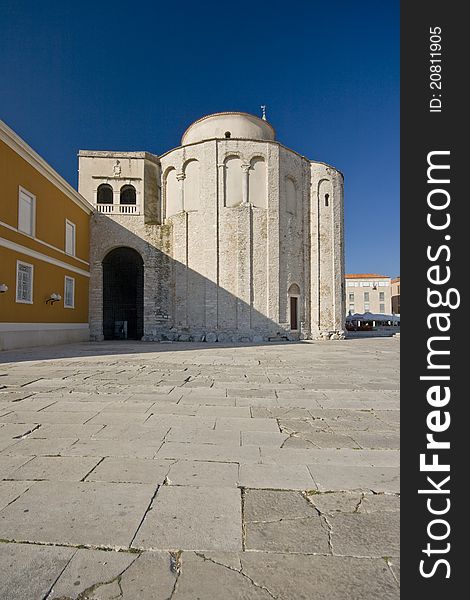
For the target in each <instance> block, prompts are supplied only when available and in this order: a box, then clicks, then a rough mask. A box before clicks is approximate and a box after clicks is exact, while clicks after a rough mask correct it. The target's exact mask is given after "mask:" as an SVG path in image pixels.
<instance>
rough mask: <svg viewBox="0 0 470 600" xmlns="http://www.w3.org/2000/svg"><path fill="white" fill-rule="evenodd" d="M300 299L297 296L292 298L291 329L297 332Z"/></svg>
mask: <svg viewBox="0 0 470 600" xmlns="http://www.w3.org/2000/svg"><path fill="white" fill-rule="evenodd" d="M298 300H299V299H298V298H297V297H296V296H291V297H290V328H291V329H292V330H294V331H297V329H298V328H299V325H298V322H299V321H298V312H297V311H298Z"/></svg>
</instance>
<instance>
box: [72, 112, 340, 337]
mask: <svg viewBox="0 0 470 600" xmlns="http://www.w3.org/2000/svg"><path fill="white" fill-rule="evenodd" d="M79 191H80V193H81V194H83V196H84V197H85V198H87V200H88V201H89V202H90V203H92V204H93V205H94V206H95V207H96V208H97V212H96V214H94V216H93V218H92V224H91V240H92V243H91V258H90V260H91V301H90V310H91V314H90V327H91V335H92V339H96V340H101V339H103V338H104V339H116V338H134V339H140V338H143V339H145V340H160V339H171V340H173V339H179V340H190V339H192V340H204V339H205V340H207V341H216V340H218V341H221V342H223V341H227V342H228V341H232V342H234V341H249V340H253V341H262V340H266V339H269V338H278V337H284V338H286V337H287V338H288V339H298V338H312V337H313V338H316V337H321V338H325V339H329V338H331V337H332V338H339V337H342V335H343V326H344V315H345V310H344V291H343V278H344V266H343V265H344V246H343V176H342V175H341V173H340V172H338V171H337V170H336V169H335V168H333V167H331V166H329V165H326V164H324V163H321V162H312V161H310V160H308V159H307V158H305V157H303V156H301V155H299V154H297V153H296V152H294V151H292V150H290V149H288V148H286V147H284V146H283V145H282V144H280V143H279V142H277V141H276V140H275V132H274V129H273V128H272V126H271V125H270V124H269V123H268V122H267V121H266V120H264V119H260V118H258V117H256V116H253V115H249V114H246V113H239V112H230V113H217V114H214V115H209V116H207V117H203V118H202V119H199V120H198V121H196V122H195V123H193V124H192V125H191V126H190V127H189V128H188V129H187V130H186V132H185V133H184V135H183V138H182V141H181V146H179V147H178V148H175V149H173V150H170V151H169V152H167V153H165V154H163V155H162V156H160V157H158V156H154V155H152V154H149V153H147V152H103V151H80V153H79Z"/></svg>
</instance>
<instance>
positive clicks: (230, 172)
mask: <svg viewBox="0 0 470 600" xmlns="http://www.w3.org/2000/svg"><path fill="white" fill-rule="evenodd" d="M224 165H225V169H224V170H225V178H224V188H225V189H224V206H227V207H228V208H233V207H234V206H238V205H239V204H241V203H242V200H243V194H242V169H241V166H242V160H241V158H239V157H238V156H229V157H227V158H226V159H225V162H224Z"/></svg>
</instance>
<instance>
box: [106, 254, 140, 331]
mask: <svg viewBox="0 0 470 600" xmlns="http://www.w3.org/2000/svg"><path fill="white" fill-rule="evenodd" d="M103 335H104V339H105V340H140V339H141V338H142V336H143V335H144V264H143V261H142V257H141V256H140V254H139V253H138V252H136V251H135V250H133V249H132V248H116V249H115V250H111V252H109V253H108V254H107V255H106V257H105V259H104V260H103Z"/></svg>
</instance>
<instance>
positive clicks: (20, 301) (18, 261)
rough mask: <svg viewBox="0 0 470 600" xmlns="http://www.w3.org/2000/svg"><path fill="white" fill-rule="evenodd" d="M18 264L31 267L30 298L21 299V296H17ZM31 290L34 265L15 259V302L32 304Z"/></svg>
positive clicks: (32, 287)
mask: <svg viewBox="0 0 470 600" xmlns="http://www.w3.org/2000/svg"><path fill="white" fill-rule="evenodd" d="M20 265H21V266H22V267H29V268H30V269H31V300H23V299H22V298H19V297H18V291H19V288H18V272H19V269H18V267H19V266H20ZM33 291H34V265H31V264H29V263H26V262H24V261H22V260H17V261H16V302H17V303H18V304H33Z"/></svg>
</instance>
